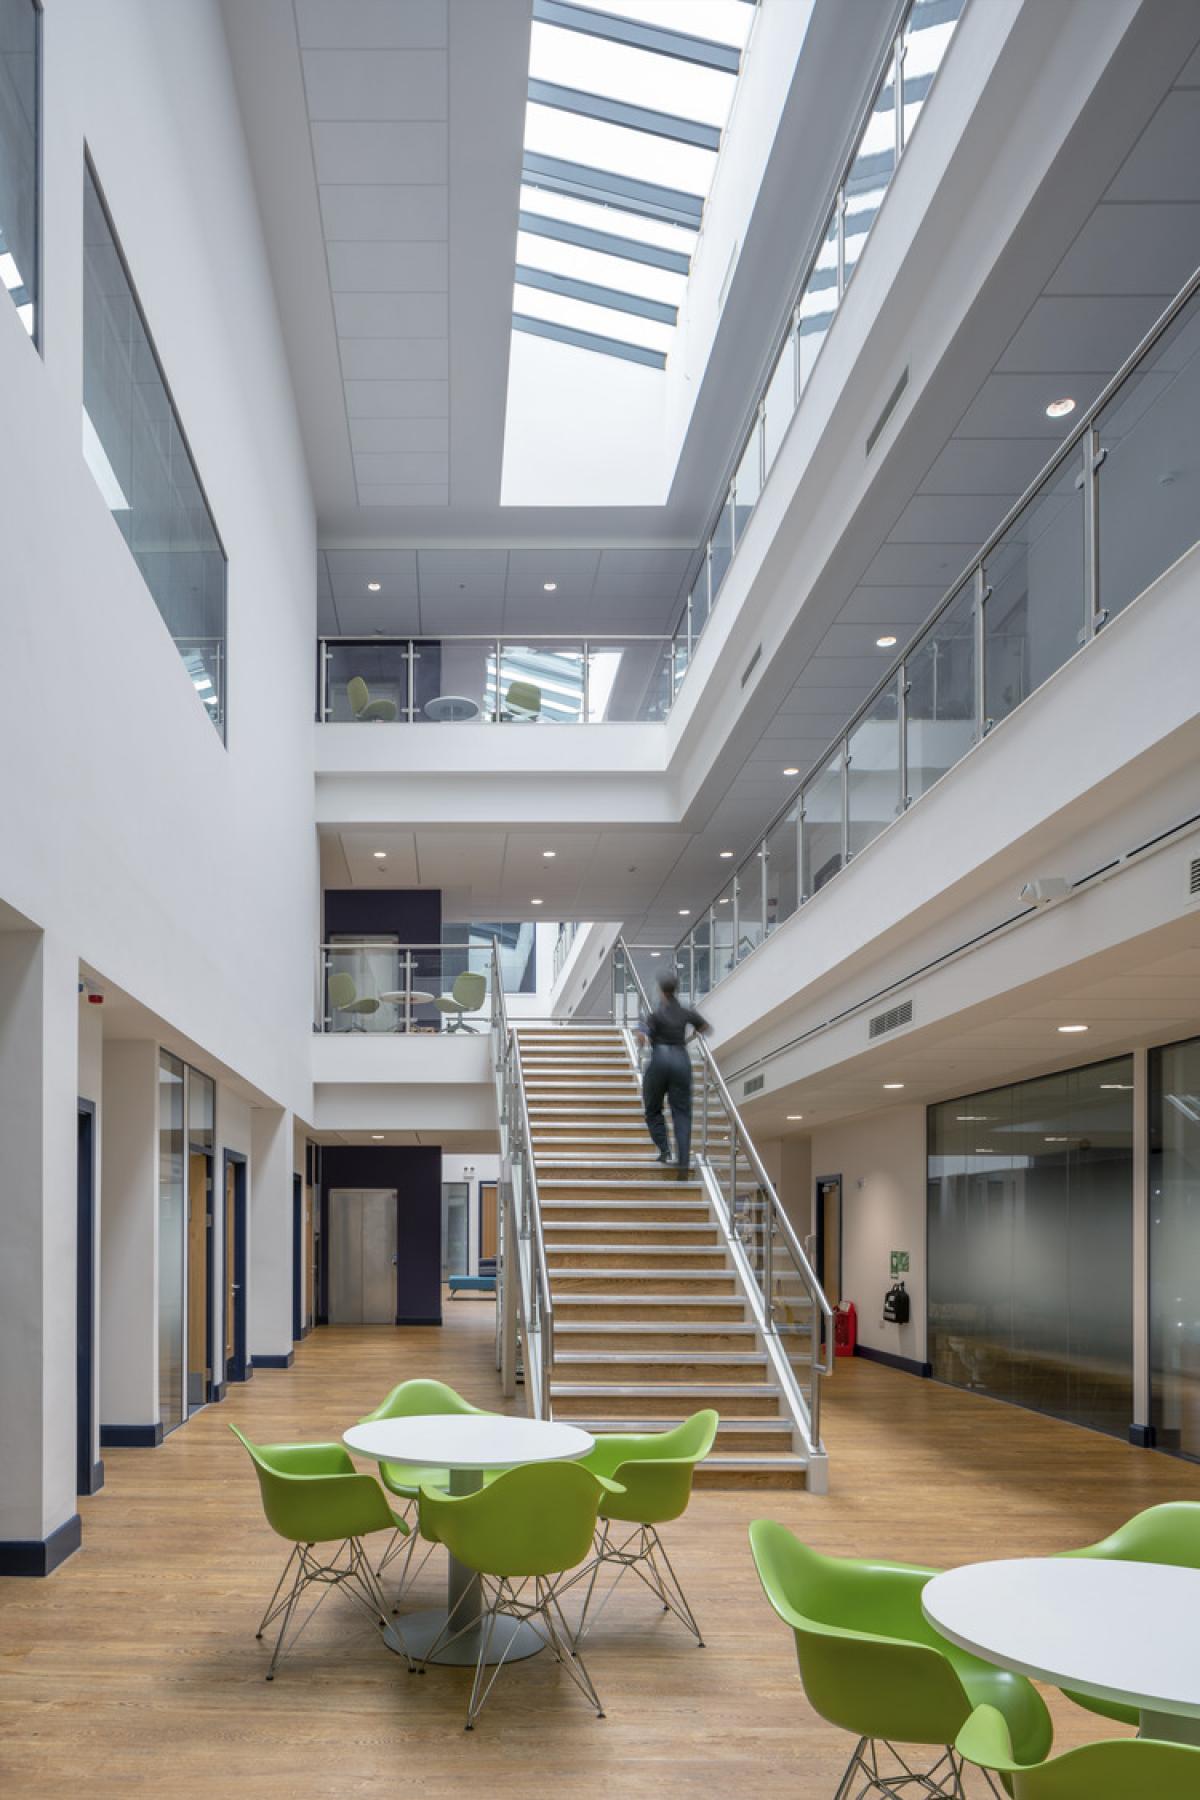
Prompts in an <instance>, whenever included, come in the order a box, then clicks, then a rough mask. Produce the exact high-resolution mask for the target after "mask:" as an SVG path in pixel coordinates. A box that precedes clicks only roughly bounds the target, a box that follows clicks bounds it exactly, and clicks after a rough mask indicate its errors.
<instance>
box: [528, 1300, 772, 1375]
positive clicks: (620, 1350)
mask: <svg viewBox="0 0 1200 1800" xmlns="http://www.w3.org/2000/svg"><path fill="white" fill-rule="evenodd" d="M554 1321H555V1330H554V1345H555V1352H556V1354H561V1353H562V1352H563V1351H569V1352H570V1354H571V1355H572V1356H574V1355H575V1354H576V1352H577V1351H584V1350H602V1351H603V1352H604V1354H605V1355H606V1356H613V1355H625V1356H628V1357H629V1359H630V1361H631V1362H636V1361H637V1358H638V1356H639V1354H640V1353H641V1352H642V1351H643V1350H644V1351H652V1352H654V1353H655V1354H656V1355H658V1356H665V1355H668V1354H670V1355H673V1356H681V1357H685V1358H686V1357H687V1356H689V1355H690V1354H692V1353H693V1352H695V1351H697V1350H739V1351H745V1350H753V1348H754V1339H753V1338H752V1337H749V1336H745V1335H743V1334H742V1333H741V1332H732V1331H730V1332H726V1331H722V1330H721V1328H720V1326H718V1325H714V1326H713V1327H712V1328H711V1330H709V1329H705V1328H704V1327H701V1328H700V1329H698V1330H695V1331H686V1332H683V1331H681V1332H678V1333H674V1332H670V1331H647V1332H645V1333H642V1332H639V1333H638V1334H637V1335H636V1336H634V1337H623V1336H622V1335H621V1333H620V1332H619V1331H614V1332H613V1333H611V1335H610V1334H609V1333H607V1332H603V1331H578V1332H576V1331H572V1332H564V1331H563V1330H562V1329H561V1327H562V1325H563V1324H571V1323H573V1321H572V1320H569V1319H568V1320H563V1319H560V1317H559V1313H558V1308H557V1307H556V1308H555V1312H554ZM622 1323H625V1324H627V1323H628V1320H624V1321H622Z"/></svg>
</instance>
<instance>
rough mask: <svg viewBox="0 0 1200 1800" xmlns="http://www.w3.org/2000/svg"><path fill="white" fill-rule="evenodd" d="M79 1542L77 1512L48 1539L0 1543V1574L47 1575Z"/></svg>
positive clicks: (81, 1530)
mask: <svg viewBox="0 0 1200 1800" xmlns="http://www.w3.org/2000/svg"><path fill="white" fill-rule="evenodd" d="M82 1542H83V1520H82V1519H81V1518H80V1517H79V1514H78V1513H73V1514H72V1516H71V1517H70V1518H69V1519H67V1520H65V1521H64V1522H63V1524H61V1525H60V1526H59V1527H58V1529H57V1530H56V1531H52V1532H51V1533H50V1536H49V1537H46V1538H10V1539H7V1540H4V1541H0V1575H49V1574H50V1573H51V1571H52V1570H54V1569H57V1567H58V1565H59V1563H61V1562H65V1561H66V1560H67V1557H68V1556H70V1555H72V1553H73V1552H74V1551H76V1550H78V1548H79V1546H80V1544H82Z"/></svg>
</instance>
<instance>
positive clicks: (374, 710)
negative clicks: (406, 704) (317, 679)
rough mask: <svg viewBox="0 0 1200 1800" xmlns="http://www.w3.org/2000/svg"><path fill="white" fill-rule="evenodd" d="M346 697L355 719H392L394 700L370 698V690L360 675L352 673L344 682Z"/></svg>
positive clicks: (395, 709) (394, 715)
mask: <svg viewBox="0 0 1200 1800" xmlns="http://www.w3.org/2000/svg"><path fill="white" fill-rule="evenodd" d="M346 698H347V700H348V701H349V702H350V711H351V712H352V713H353V714H354V717H355V718H356V719H361V720H370V719H394V718H395V717H396V712H397V708H396V702H395V701H394V700H372V698H371V690H370V688H368V686H367V684H366V682H365V681H364V680H363V678H362V676H361V675H352V676H351V677H350V679H349V681H348V682H347V683H346Z"/></svg>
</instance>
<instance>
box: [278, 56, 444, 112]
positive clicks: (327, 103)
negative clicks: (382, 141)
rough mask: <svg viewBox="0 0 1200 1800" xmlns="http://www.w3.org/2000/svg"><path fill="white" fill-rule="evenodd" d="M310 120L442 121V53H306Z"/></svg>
mask: <svg viewBox="0 0 1200 1800" xmlns="http://www.w3.org/2000/svg"><path fill="white" fill-rule="evenodd" d="M301 58H302V61H303V64H304V86H305V91H306V93H307V96H308V115H309V118H310V119H444V118H445V117H446V53H445V51H444V50H380V49H369V50H305V51H302V53H301Z"/></svg>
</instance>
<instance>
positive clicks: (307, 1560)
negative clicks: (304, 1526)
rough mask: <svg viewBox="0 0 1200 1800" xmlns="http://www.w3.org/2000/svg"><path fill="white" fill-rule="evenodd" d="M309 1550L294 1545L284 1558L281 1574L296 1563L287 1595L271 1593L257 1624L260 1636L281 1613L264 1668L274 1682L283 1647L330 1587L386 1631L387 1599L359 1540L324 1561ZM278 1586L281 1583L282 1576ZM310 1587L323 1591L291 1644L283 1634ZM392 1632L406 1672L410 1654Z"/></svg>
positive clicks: (309, 1547)
mask: <svg viewBox="0 0 1200 1800" xmlns="http://www.w3.org/2000/svg"><path fill="white" fill-rule="evenodd" d="M313 1549H314V1546H313V1545H312V1544H297V1545H296V1547H295V1549H294V1550H293V1552H292V1555H291V1556H290V1557H289V1558H288V1563H287V1568H285V1570H284V1574H285V1575H286V1573H287V1569H290V1568H291V1567H292V1564H293V1562H295V1563H296V1570H295V1576H294V1579H293V1581H292V1586H291V1588H290V1589H289V1591H288V1595H287V1598H286V1599H285V1600H283V1601H281V1602H278V1603H277V1602H276V1599H275V1596H272V1602H271V1605H270V1606H269V1607H268V1608H267V1615H266V1617H265V1618H264V1620H263V1626H260V1628H259V1631H258V1636H259V1637H261V1636H262V1632H263V1627H265V1625H266V1624H267V1623H268V1621H269V1620H270V1619H273V1618H277V1617H278V1616H279V1614H280V1613H282V1614H283V1622H282V1624H281V1625H280V1627H279V1635H278V1637H277V1638H276V1640H275V1648H274V1650H273V1651H272V1654H271V1661H270V1664H269V1666H268V1668H267V1676H266V1679H267V1680H268V1681H274V1679H275V1671H276V1669H277V1667H278V1666H279V1663H280V1661H281V1659H282V1657H283V1654H284V1649H285V1646H286V1647H287V1648H288V1649H289V1650H290V1649H292V1648H294V1647H295V1644H296V1641H297V1639H298V1638H299V1636H300V1633H301V1632H302V1631H304V1630H305V1628H306V1627H307V1626H308V1625H309V1623H310V1622H311V1620H312V1619H313V1618H314V1616H315V1615H316V1613H317V1612H318V1611H319V1609H320V1607H321V1606H322V1605H323V1604H324V1602H325V1599H326V1596H327V1595H328V1593H329V1592H330V1589H331V1588H335V1587H336V1588H340V1589H341V1590H342V1592H343V1593H344V1594H345V1595H346V1597H347V1598H348V1599H350V1600H353V1601H354V1603H355V1605H356V1606H357V1607H358V1608H359V1609H360V1610H361V1611H363V1612H365V1613H366V1614H367V1617H368V1618H370V1619H371V1620H372V1621H373V1622H374V1623H375V1624H376V1625H377V1626H378V1627H379V1629H380V1630H381V1631H383V1630H386V1629H387V1628H388V1626H389V1624H390V1620H389V1618H388V1612H387V1601H386V1600H385V1599H384V1595H383V1589H382V1588H381V1587H380V1585H379V1577H378V1576H377V1575H376V1573H375V1570H374V1569H373V1568H372V1567H371V1562H370V1559H369V1557H368V1556H367V1553H366V1551H365V1550H364V1549H363V1546H362V1541H361V1539H359V1538H348V1539H347V1540H346V1541H345V1542H344V1543H343V1544H340V1545H339V1546H338V1548H337V1550H336V1551H335V1552H334V1554H333V1557H332V1559H331V1560H330V1561H328V1562H320V1561H318V1559H317V1558H316V1557H315V1556H314V1555H313V1554H312V1552H313ZM343 1551H344V1552H345V1553H346V1562H345V1563H344V1564H343V1563H342V1562H341V1560H340V1559H341V1557H342V1553H343ZM280 1585H282V1577H281V1580H280ZM313 1586H316V1587H320V1588H321V1589H322V1590H323V1591H322V1593H321V1596H320V1599H319V1600H318V1601H317V1603H316V1605H315V1606H314V1607H313V1608H312V1610H311V1611H310V1612H309V1614H308V1615H307V1617H306V1618H305V1619H303V1620H302V1621H301V1623H300V1624H299V1625H298V1626H297V1628H296V1630H295V1631H294V1632H293V1634H292V1638H291V1643H290V1644H289V1643H288V1641H287V1634H288V1630H289V1628H290V1626H291V1623H292V1619H293V1617H294V1615H295V1611H296V1606H297V1604H298V1602H299V1600H300V1596H301V1595H302V1594H303V1593H304V1591H305V1589H306V1588H309V1587H313ZM275 1592H276V1595H277V1594H278V1592H279V1589H278V1588H276V1590H275ZM392 1630H393V1631H395V1630H396V1628H395V1626H392ZM396 1635H397V1637H398V1638H399V1641H400V1645H401V1649H402V1651H403V1654H404V1658H405V1661H406V1662H407V1664H408V1668H409V1672H410V1673H411V1672H412V1670H413V1668H414V1667H415V1665H414V1663H413V1660H412V1657H411V1656H410V1655H409V1654H408V1649H407V1646H406V1645H405V1644H404V1638H403V1636H402V1635H401V1634H400V1633H399V1632H397V1634H396Z"/></svg>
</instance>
